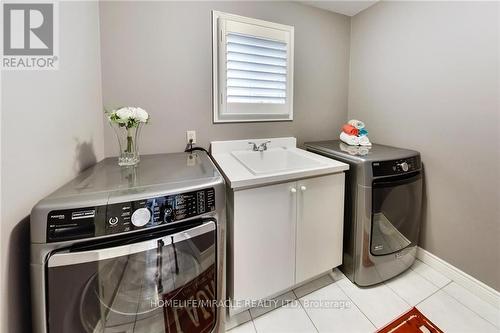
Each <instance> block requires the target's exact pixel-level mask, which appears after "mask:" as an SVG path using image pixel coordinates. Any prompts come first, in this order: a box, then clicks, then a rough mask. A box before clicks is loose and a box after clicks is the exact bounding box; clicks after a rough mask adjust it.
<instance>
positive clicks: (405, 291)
mask: <svg viewBox="0 0 500 333" xmlns="http://www.w3.org/2000/svg"><path fill="white" fill-rule="evenodd" d="M385 284H386V285H387V286H388V287H389V288H391V289H392V291H394V292H395V293H396V294H398V295H399V297H401V298H402V299H404V300H405V301H406V302H407V303H408V304H410V305H412V306H415V305H417V304H418V303H420V302H421V301H423V300H424V299H426V298H427V297H429V296H430V295H432V294H434V293H435V292H436V291H438V289H439V288H438V287H437V286H435V285H434V284H432V283H430V282H429V281H428V280H427V279H425V278H423V277H422V276H421V275H420V274H418V273H416V272H414V271H412V270H411V269H409V270H407V271H406V272H404V273H402V274H400V275H398V276H396V277H394V278H392V279H391V280H389V281H386V282H385Z"/></svg>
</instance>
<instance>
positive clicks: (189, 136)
mask: <svg viewBox="0 0 500 333" xmlns="http://www.w3.org/2000/svg"><path fill="white" fill-rule="evenodd" d="M186 140H187V143H189V142H190V141H191V140H193V141H192V143H196V131H187V132H186Z"/></svg>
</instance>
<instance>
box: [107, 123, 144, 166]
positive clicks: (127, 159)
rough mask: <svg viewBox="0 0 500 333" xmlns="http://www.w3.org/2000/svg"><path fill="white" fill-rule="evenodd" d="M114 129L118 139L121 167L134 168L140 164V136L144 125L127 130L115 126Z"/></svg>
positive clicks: (119, 163)
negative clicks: (133, 166)
mask: <svg viewBox="0 0 500 333" xmlns="http://www.w3.org/2000/svg"><path fill="white" fill-rule="evenodd" d="M112 126H113V129H114V130H115V133H116V138H117V139H118V147H119V149H120V152H119V154H118V165H119V166H132V165H136V164H137V163H139V161H140V158H139V136H140V132H141V127H142V124H139V125H137V126H136V127H130V128H127V127H125V126H119V125H118V124H113V125H112Z"/></svg>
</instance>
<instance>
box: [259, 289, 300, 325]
mask: <svg viewBox="0 0 500 333" xmlns="http://www.w3.org/2000/svg"><path fill="white" fill-rule="evenodd" d="M295 299H297V297H296V296H295V294H294V293H293V291H289V292H287V293H284V294H282V295H279V296H278V297H275V298H273V299H271V300H269V301H266V304H265V306H261V307H255V308H251V309H250V315H251V316H252V319H255V318H257V317H260V316H262V315H263V314H266V313H268V312H269V311H272V310H274V309H277V308H280V307H282V306H283V305H286V304H287V303H289V302H291V301H293V300H295Z"/></svg>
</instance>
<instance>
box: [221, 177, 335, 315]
mask: <svg viewBox="0 0 500 333" xmlns="http://www.w3.org/2000/svg"><path fill="white" fill-rule="evenodd" d="M229 197H230V200H232V202H231V203H230V205H229V206H230V208H229V214H230V220H232V223H231V229H232V230H231V232H230V234H231V236H230V237H229V241H230V247H231V248H232V249H233V250H232V254H230V257H229V260H230V262H229V269H230V272H228V273H229V277H230V279H231V280H232V285H230V286H229V288H230V290H229V294H230V295H231V296H232V299H233V300H234V301H246V300H260V299H264V298H269V297H272V296H275V295H277V294H279V293H280V292H283V291H285V290H287V289H290V288H291V287H293V286H294V285H296V284H299V283H301V282H304V281H306V280H309V279H311V278H313V277H315V276H318V275H320V274H322V273H325V272H327V271H329V270H331V269H332V268H334V267H337V266H339V265H340V264H341V263H342V239H343V211H344V174H343V173H336V174H330V175H326V176H320V177H314V178H306V179H302V180H298V181H293V182H287V183H281V184H277V185H267V186H262V187H257V188H250V189H243V190H238V191H234V192H233V191H232V193H231V194H230V196H229ZM232 312H233V313H235V312H238V311H232Z"/></svg>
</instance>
